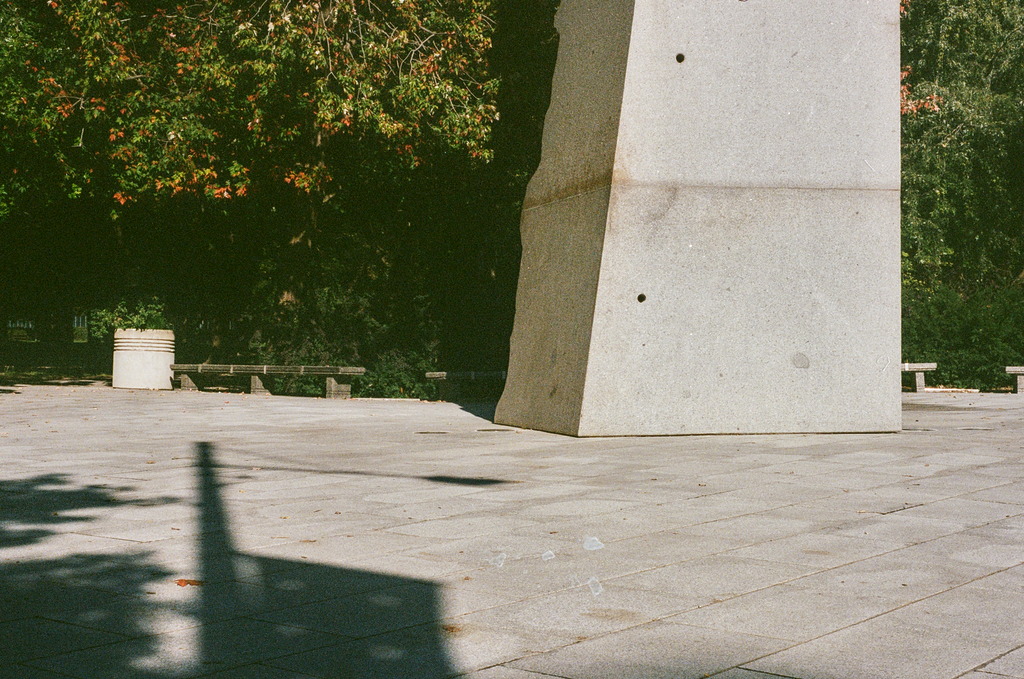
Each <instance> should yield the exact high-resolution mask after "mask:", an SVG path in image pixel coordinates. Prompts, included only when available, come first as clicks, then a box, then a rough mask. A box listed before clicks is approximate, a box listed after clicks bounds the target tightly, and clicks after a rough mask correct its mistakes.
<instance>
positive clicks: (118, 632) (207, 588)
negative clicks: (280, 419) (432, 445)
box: [0, 443, 456, 679]
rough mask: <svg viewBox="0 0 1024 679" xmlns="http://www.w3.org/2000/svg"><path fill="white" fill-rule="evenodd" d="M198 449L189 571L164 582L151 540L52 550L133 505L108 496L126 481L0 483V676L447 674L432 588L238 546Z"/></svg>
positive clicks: (213, 470) (348, 678) (208, 454)
mask: <svg viewBox="0 0 1024 679" xmlns="http://www.w3.org/2000/svg"><path fill="white" fill-rule="evenodd" d="M196 457H197V464H196V467H195V468H196V471H197V482H198V498H197V502H196V509H197V517H198V520H197V523H198V525H197V526H196V533H197V537H196V538H195V540H196V543H195V549H194V553H193V554H192V557H194V562H195V568H194V577H189V578H177V579H175V578H174V575H175V574H174V573H172V572H171V570H170V569H169V566H168V563H167V560H166V559H167V557H166V555H165V554H166V552H165V553H164V554H161V553H160V552H161V549H160V545H159V544H152V543H151V544H148V545H145V546H143V545H139V544H138V543H127V544H128V545H129V546H127V547H126V549H125V550H124V551H123V552H119V553H110V552H109V544H108V543H110V542H111V541H110V540H107V541H105V542H104V543H103V547H105V548H106V549H100V550H99V551H97V552H95V553H92V552H90V551H88V550H86V551H82V552H78V553H71V554H66V553H61V552H62V551H64V550H65V549H67V545H76V544H78V543H79V542H81V541H85V542H87V541H88V537H87V536H86V535H85V533H86V532H88V531H86V530H85V529H81V528H80V530H82V531H83V532H82V533H81V534H77V533H70V531H71V530H73V529H74V528H75V527H76V526H79V524H78V523H76V522H85V523H88V522H90V521H94V520H100V519H101V517H100V516H96V515H90V514H89V512H91V511H92V510H97V512H96V513H98V510H100V508H103V507H111V506H117V505H125V504H131V503H130V502H127V501H123V500H120V499H119V498H118V494H119V493H120V492H122V491H130V490H131V489H130V488H118V489H109V488H101V487H76V486H74V485H73V484H72V483H71V482H70V480H68V479H67V478H65V477H62V476H59V475H47V476H40V477H36V478H34V479H28V480H15V481H8V482H4V483H2V484H0V498H2V500H3V505H4V512H3V514H2V520H0V530H2V532H0V559H2V561H0V592H2V594H0V676H12V677H14V676H17V677H26V678H27V677H31V676H35V674H33V673H38V672H39V671H42V672H43V674H41V675H40V676H52V675H49V674H46V672H55V673H57V674H59V675H61V676H71V677H89V678H92V677H96V678H100V677H102V678H104V679H107V678H110V677H118V678H119V679H121V678H128V677H138V678H139V679H170V678H179V677H200V676H203V677H205V676H214V677H216V676H220V677H246V678H249V677H252V678H257V677H288V676H292V674H291V673H292V672H295V673H299V674H300V675H301V676H313V677H337V678H340V679H356V678H360V679H361V678H364V677H365V678H367V679H370V678H371V677H372V678H377V677H408V678H410V679H419V678H423V679H428V678H433V677H446V676H453V675H454V674H456V672H455V670H454V669H453V668H452V665H451V664H450V662H449V660H448V657H447V653H446V650H445V644H444V639H443V634H442V630H441V628H440V627H439V623H438V622H437V621H439V620H440V619H441V618H442V617H443V611H442V608H441V606H440V603H439V597H438V587H437V585H436V584H434V583H432V582H429V581H425V580H414V579H409V578H403V577H394V576H389V575H383V574H379V573H373V572H369V571H362V570H356V569H348V568H339V567H336V566H332V565H327V564H316V563H309V562H308V561H306V560H303V559H278V558H267V557H261V556H253V555H249V554H244V553H241V552H239V551H237V550H236V549H235V547H234V544H235V540H234V537H233V533H232V530H231V526H230V523H229V520H228V516H227V513H226V511H225V507H224V503H223V501H222V498H221V492H220V482H219V481H218V479H217V469H218V466H217V463H216V461H215V460H214V447H213V445H211V444H208V443H199V444H197V445H196ZM445 482H446V481H445ZM94 532H95V531H94ZM72 538H80V540H78V541H76V540H75V539H72ZM178 574H179V575H180V573H178Z"/></svg>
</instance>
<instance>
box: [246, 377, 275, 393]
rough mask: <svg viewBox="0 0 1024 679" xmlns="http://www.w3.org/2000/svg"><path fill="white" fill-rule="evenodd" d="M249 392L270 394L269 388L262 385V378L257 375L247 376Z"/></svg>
mask: <svg viewBox="0 0 1024 679" xmlns="http://www.w3.org/2000/svg"><path fill="white" fill-rule="evenodd" d="M249 393H250V394H260V395H262V396H270V390H268V389H267V388H266V387H265V386H263V380H262V379H261V378H260V376H259V375H250V376H249Z"/></svg>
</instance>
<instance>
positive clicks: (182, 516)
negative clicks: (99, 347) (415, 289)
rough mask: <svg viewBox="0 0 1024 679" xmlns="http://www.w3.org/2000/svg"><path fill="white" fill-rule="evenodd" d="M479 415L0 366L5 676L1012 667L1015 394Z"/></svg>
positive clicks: (970, 676)
mask: <svg viewBox="0 0 1024 679" xmlns="http://www.w3.org/2000/svg"><path fill="white" fill-rule="evenodd" d="M488 416H489V412H488V411H487V408H476V407H471V406H466V407H460V406H459V405H456V404H451V403H423V402H417V401H377V400H352V401H335V400H324V399H312V398H288V397H254V396H249V395H245V394H229V393H182V392H178V391H175V392H131V391H117V390H114V389H110V388H109V387H103V386H89V385H83V386H16V387H5V388H3V389H0V461H2V471H0V676H2V677H5V678H6V677H11V678H16V679H42V678H44V677H45V678H56V677H80V678H90V679H93V678H95V679H119V678H122V677H125V678H127V677H140V678H145V679H168V678H178V677H197V676H204V677H205V676H211V677H222V678H225V679H226V678H228V677H231V678H238V679H250V678H251V679H267V678H278V677H280V678H282V679H297V678H300V677H325V678H326V677H340V678H345V679H349V678H351V679H356V678H359V679H363V678H374V679H376V678H386V679H391V678H394V679H405V678H408V679H432V678H433V677H447V676H465V677H472V678H473V679H543V678H545V677H567V678H570V679H689V678H696V677H707V676H713V677H716V679H768V678H770V677H794V678H798V679H883V678H889V677H891V678H896V677H900V678H906V679H952V678H954V677H962V678H964V679H998V678H999V677H1017V678H1020V677H1024V565H1022V563H1024V451H1022V448H1024V445H1022V444H1024V397H1018V396H1016V395H1012V394H966V393H936V392H931V393H924V394H907V395H905V396H904V410H903V418H904V432H903V433H902V434H878V435H865V434H860V435H800V436H798V435H780V436H714V437H657V438H603V439H573V438H568V437H563V436H557V435H553V434H545V433H540V432H534V431H524V430H517V429H512V428H510V427H500V426H495V425H494V424H493V423H492V422H491V421H490V420H489V419H488Z"/></svg>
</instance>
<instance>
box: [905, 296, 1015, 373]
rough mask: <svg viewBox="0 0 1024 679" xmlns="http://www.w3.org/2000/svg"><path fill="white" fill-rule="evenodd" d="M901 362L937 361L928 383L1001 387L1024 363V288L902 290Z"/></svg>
mask: <svg viewBox="0 0 1024 679" xmlns="http://www.w3.org/2000/svg"><path fill="white" fill-rule="evenodd" d="M903 358H904V360H905V361H910V362H915V363H917V362H934V363H938V366H939V367H938V370H937V371H936V372H935V373H934V374H933V375H934V376H929V378H928V381H929V384H932V385H944V386H949V387H965V388H977V389H982V390H993V389H1002V388H1006V387H1008V386H1010V385H1011V384H1012V379H1011V378H1010V377H1009V376H1007V374H1006V372H1005V368H1006V366H1008V365H1024V288H1022V287H1020V286H1014V287H1010V288H1002V289H998V288H984V289H981V290H979V291H978V292H976V293H974V294H973V295H970V296H967V295H964V294H960V293H958V292H956V291H955V290H953V289H951V288H948V287H941V288H939V289H937V290H931V291H924V290H904V293H903Z"/></svg>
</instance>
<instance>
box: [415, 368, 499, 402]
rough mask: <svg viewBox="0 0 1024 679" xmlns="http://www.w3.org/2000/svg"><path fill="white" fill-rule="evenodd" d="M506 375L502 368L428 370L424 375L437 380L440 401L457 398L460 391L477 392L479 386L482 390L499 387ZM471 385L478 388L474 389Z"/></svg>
mask: <svg viewBox="0 0 1024 679" xmlns="http://www.w3.org/2000/svg"><path fill="white" fill-rule="evenodd" d="M507 376H508V374H507V373H506V372H505V371H504V370H483V371H440V372H429V373H427V375H426V377H427V379H428V380H436V381H437V382H438V398H439V399H440V400H442V401H449V400H451V399H453V398H458V397H459V396H460V394H461V392H469V393H471V392H474V391H478V392H479V391H481V389H480V387H482V388H483V389H484V390H486V389H488V388H490V387H494V388H499V387H500V386H502V385H503V384H504V382H505V379H506V378H507ZM473 383H475V385H474V384H473ZM473 386H477V387H478V388H477V389H475V390H474V389H473Z"/></svg>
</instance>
